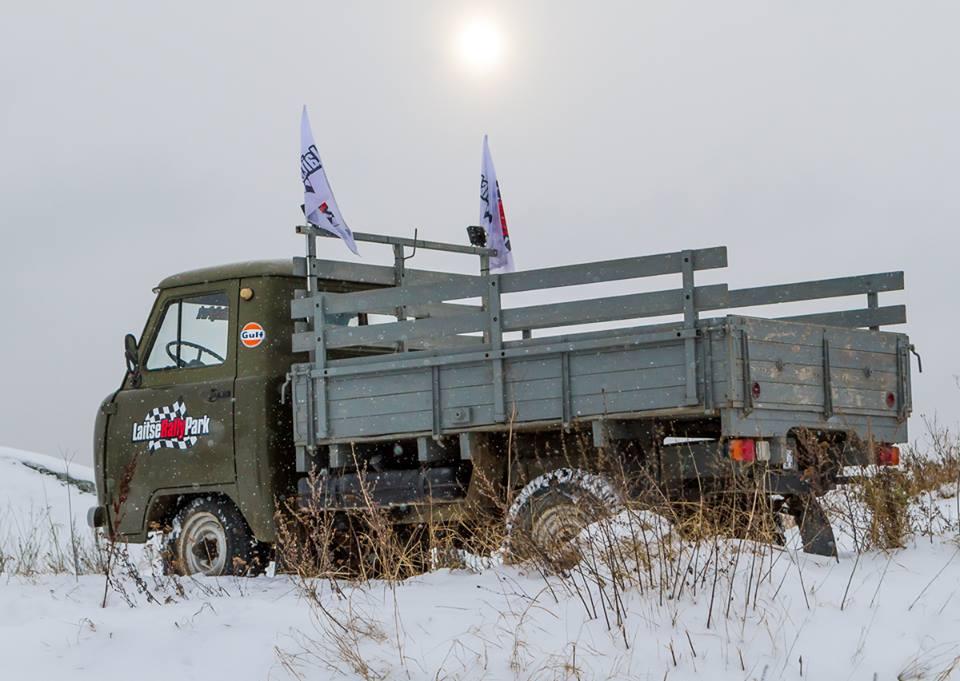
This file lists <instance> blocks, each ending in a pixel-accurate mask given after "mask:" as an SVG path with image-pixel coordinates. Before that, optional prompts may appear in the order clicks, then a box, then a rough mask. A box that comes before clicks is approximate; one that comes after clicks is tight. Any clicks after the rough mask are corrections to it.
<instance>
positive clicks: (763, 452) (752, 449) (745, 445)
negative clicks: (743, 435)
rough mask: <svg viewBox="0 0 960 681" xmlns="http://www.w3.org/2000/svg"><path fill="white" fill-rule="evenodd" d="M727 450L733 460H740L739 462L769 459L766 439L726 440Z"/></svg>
mask: <svg viewBox="0 0 960 681" xmlns="http://www.w3.org/2000/svg"><path fill="white" fill-rule="evenodd" d="M727 452H728V453H729V454H730V458H731V459H732V460H733V461H740V462H741V463H753V462H754V461H769V460H770V443H769V442H767V441H766V440H747V439H736V440H728V441H727Z"/></svg>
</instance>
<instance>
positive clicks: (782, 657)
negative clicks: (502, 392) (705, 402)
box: [0, 449, 960, 681]
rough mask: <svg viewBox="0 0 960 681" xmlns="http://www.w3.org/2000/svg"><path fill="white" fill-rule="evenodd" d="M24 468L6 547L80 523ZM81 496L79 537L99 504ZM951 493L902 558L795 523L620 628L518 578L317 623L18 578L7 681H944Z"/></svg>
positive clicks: (952, 539)
mask: <svg viewBox="0 0 960 681" xmlns="http://www.w3.org/2000/svg"><path fill="white" fill-rule="evenodd" d="M20 461H29V462H31V463H34V464H36V463H38V462H39V463H44V464H47V467H49V468H53V467H54V466H55V465H56V461H57V460H56V459H54V458H50V457H42V456H40V455H29V454H25V453H20V452H15V451H12V450H6V449H0V505H2V507H4V508H5V509H6V511H5V515H4V516H3V519H2V522H3V523H4V525H3V528H2V530H0V537H2V536H3V535H4V534H6V533H7V532H6V531H7V527H6V523H7V522H8V519H9V518H10V517H13V518H17V517H23V516H24V512H23V510H22V509H29V508H48V509H49V510H50V514H51V517H55V518H58V519H60V520H61V521H64V522H65V521H67V520H68V519H69V517H70V516H69V514H68V513H67V512H66V510H65V508H64V505H65V504H66V493H65V492H66V487H65V486H64V485H63V483H61V482H59V481H58V480H56V479H55V478H53V477H51V476H47V475H42V474H40V473H38V472H36V471H34V470H31V469H29V468H26V467H25V466H23V464H22V463H20ZM70 472H71V474H73V475H74V476H77V477H81V475H80V474H81V473H83V475H87V474H88V472H87V471H83V470H82V469H80V468H79V467H74V466H71V467H70ZM74 492H75V496H74V497H73V501H74V514H73V517H74V519H75V520H77V521H78V522H79V521H81V520H82V516H83V513H84V512H85V510H86V507H87V506H88V505H89V503H92V502H91V499H92V497H91V495H88V494H82V493H78V492H76V490H75V491H74ZM955 494H956V490H955V489H950V490H942V491H941V493H940V494H935V495H932V496H931V497H929V498H928V499H926V500H925V501H924V503H925V504H928V505H929V507H930V508H934V509H935V510H936V512H937V518H938V523H937V524H936V526H935V528H934V531H932V532H931V533H929V534H930V536H916V537H914V538H913V539H912V540H911V541H910V542H909V544H908V546H907V547H906V548H904V549H900V550H897V551H893V552H890V553H883V552H867V553H864V554H862V555H860V557H859V558H858V557H857V555H856V554H855V553H854V552H853V551H852V546H851V544H850V539H849V536H848V534H847V533H845V532H843V531H841V532H840V533H839V535H838V543H839V545H840V547H841V555H840V559H839V561H837V560H833V559H830V558H824V557H819V556H810V555H806V554H803V553H800V552H797V550H796V548H795V547H796V544H797V537H796V530H795V529H794V528H789V529H788V547H787V548H784V549H781V548H770V547H767V546H759V545H756V546H755V545H753V544H751V543H749V542H743V543H741V542H740V541H739V540H723V541H720V542H718V545H717V546H718V548H719V550H720V555H721V561H720V565H721V569H720V570H719V572H717V573H715V574H716V575H717V588H716V589H712V588H711V587H712V575H713V574H714V573H713V572H710V573H709V574H710V575H711V577H710V579H708V580H707V581H706V583H701V582H698V581H697V580H695V579H693V578H692V577H691V575H690V574H681V575H680V576H679V579H678V583H679V582H682V583H683V584H684V588H683V589H680V590H674V591H672V592H671V591H670V590H667V591H666V592H665V593H659V592H658V591H656V590H653V591H651V590H650V589H648V588H645V589H644V590H643V591H642V592H641V591H640V589H639V588H631V589H629V590H627V591H626V592H623V593H620V594H619V597H620V598H622V602H623V611H624V612H625V614H623V615H622V617H623V621H624V626H623V627H622V628H618V627H617V626H616V623H615V622H614V621H611V623H610V626H608V623H607V618H606V617H605V616H604V614H603V607H602V605H601V604H602V603H603V602H604V601H602V600H601V599H602V596H601V594H600V591H599V590H598V588H597V586H596V584H593V585H592V586H591V587H590V588H589V590H588V587H587V586H585V583H584V582H583V581H582V580H581V579H580V577H575V578H574V579H573V580H571V579H562V578H560V577H557V576H552V577H544V576H542V575H540V574H538V573H537V572H536V571H534V570H530V569H521V568H518V567H515V566H502V565H498V566H495V567H493V568H490V569H487V570H484V571H482V572H472V571H468V570H438V571H436V572H433V573H430V574H427V575H423V576H421V577H417V578H414V579H410V580H407V581H405V582H403V583H401V584H399V585H395V586H391V585H389V584H386V583H382V582H374V583H372V584H370V585H367V586H365V587H353V586H350V585H346V584H341V585H339V589H334V587H333V585H331V584H330V583H328V582H322V581H319V582H316V583H314V584H313V585H314V586H315V587H316V588H317V590H318V593H319V602H320V603H321V604H322V605H323V610H321V609H320V608H318V607H316V605H314V604H312V603H311V599H310V597H309V596H308V595H306V594H305V593H304V592H303V591H302V590H301V589H299V588H298V584H297V582H296V580H294V579H293V578H291V577H288V576H283V575H280V576H274V577H257V578H253V579H241V578H221V579H184V580H181V581H180V587H181V588H182V592H178V589H177V586H176V584H175V583H174V582H173V581H172V580H171V579H169V578H165V577H162V576H160V575H159V574H157V573H156V572H155V571H152V570H151V567H150V566H149V565H148V564H146V563H144V564H143V565H142V566H141V567H142V574H143V578H144V584H145V585H146V588H147V590H148V591H149V592H150V595H152V596H153V597H155V598H156V599H157V600H158V601H160V602H161V603H162V602H165V601H168V602H166V604H163V605H158V604H153V603H151V602H150V601H149V599H148V597H147V594H146V593H143V592H138V591H137V589H136V587H135V585H134V584H133V583H132V582H130V581H129V580H128V581H126V582H124V584H126V587H125V588H126V591H127V594H128V596H129V597H130V598H131V600H132V601H133V603H134V605H135V607H130V606H129V605H128V604H127V603H126V601H125V600H124V598H123V597H122V596H121V595H120V594H119V593H118V592H116V591H114V590H109V592H108V594H107V603H106V607H105V608H104V607H101V603H102V600H103V597H104V578H103V577H102V576H98V575H81V576H80V577H79V578H76V577H73V576H72V575H69V574H41V575H33V576H30V577H22V576H15V575H13V574H11V573H10V572H9V571H8V572H6V573H4V574H0V613H3V617H2V618H0V660H2V663H0V670H2V672H0V678H2V679H11V680H18V679H66V678H69V679H77V680H84V679H96V680H97V681H111V680H112V679H124V680H126V679H129V678H137V679H138V680H141V679H142V680H144V681H149V680H153V679H157V680H160V679H164V680H167V679H170V678H182V679H211V678H230V679H290V678H298V677H299V678H303V679H318V680H320V679H335V678H343V679H362V678H383V679H394V678H396V679H401V678H402V679H443V678H446V679H477V680H480V679H485V680H486V679H488V680H492V681H496V680H499V679H523V680H525V681H526V680H528V679H545V680H546V679H551V680H552V679H581V680H583V681H586V680H588V679H651V680H656V681H659V680H661V679H664V678H666V679H672V680H680V681H688V680H689V681H692V680H693V679H705V678H706V679H721V680H722V679H731V680H732V679H738V680H741V679H764V680H771V679H868V680H869V679H895V678H898V675H899V678H902V679H931V680H932V679H938V678H942V679H946V678H951V677H950V676H949V669H950V668H951V665H955V664H956V661H957V660H958V658H960V614H958V613H960V543H958V525H957V500H956V498H955V496H954V495H955ZM78 506H79V507H80V508H77V507H78ZM18 509H20V510H18ZM27 515H29V514H27ZM79 527H81V528H85V525H80V526H79ZM841 530H842V528H841ZM2 547H3V544H0V548H2ZM754 549H756V552H754V551H753V550H754ZM688 550H689V547H688ZM710 550H712V546H706V547H704V551H705V553H704V556H705V555H707V554H706V552H709V551H710ZM737 551H741V554H740V558H739V560H738V561H735V560H734V557H735V556H736V555H737ZM754 555H762V556H763V557H764V558H763V560H764V563H762V565H761V567H760V568H759V569H758V568H757V566H756V565H755V564H751V563H752V561H751V557H752V556H754ZM701 559H702V557H701ZM681 562H683V561H681ZM771 563H772V565H771ZM601 572H602V570H601ZM584 574H587V575H588V577H589V571H586V572H585V573H584ZM758 574H762V575H763V578H762V579H761V580H760V583H759V586H758V584H757V583H756V581H755V580H753V581H751V575H753V576H756V575H758ZM588 581H589V580H588ZM578 584H579V585H580V587H579V593H578V588H577V585H578ZM748 584H749V588H748ZM607 587H608V588H607V591H606V592H605V593H607V594H608V595H609V593H610V591H609V583H608V584H607ZM711 592H713V596H714V598H713V601H714V602H713V606H712V615H711V614H710V613H711ZM748 594H749V595H748ZM728 605H729V613H728V612H727V608H728ZM841 606H842V607H841ZM594 608H595V609H596V612H597V615H596V616H594V615H593V609H594ZM606 609H607V615H608V616H609V617H610V618H611V620H613V619H614V614H613V609H612V607H611V606H610V605H609V604H608V605H607V608H606ZM324 611H326V612H327V613H329V616H328V615H325V614H324ZM708 618H709V619H710V626H709V627H708V626H707V623H708ZM801 665H802V670H801ZM944 673H945V674H946V675H942V674H944ZM954 675H955V677H956V678H960V668H958V671H955V672H954Z"/></svg>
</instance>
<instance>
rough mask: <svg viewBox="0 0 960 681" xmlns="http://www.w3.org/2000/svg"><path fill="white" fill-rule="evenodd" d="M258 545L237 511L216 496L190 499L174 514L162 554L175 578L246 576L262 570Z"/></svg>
mask: <svg viewBox="0 0 960 681" xmlns="http://www.w3.org/2000/svg"><path fill="white" fill-rule="evenodd" d="M260 553H261V552H260V551H259V545H258V543H257V541H256V539H254V537H253V533H252V532H251V531H250V528H249V526H248V525H247V522H246V520H244V519H243V516H242V515H241V514H240V511H238V510H237V508H236V507H235V506H234V505H233V504H232V503H231V502H230V501H228V500H226V499H222V498H218V497H200V498H198V499H194V500H193V501H191V502H190V503H188V504H187V505H186V506H184V507H183V508H182V509H180V512H179V513H178V514H177V517H176V519H175V520H174V522H173V532H172V533H171V535H170V539H169V540H168V544H167V550H166V551H165V561H166V563H167V571H168V572H173V573H176V574H179V575H206V576H208V577H219V576H221V575H250V574H258V573H259V572H262V571H263V568H264V564H263V563H264V561H263V559H262V556H261V555H260Z"/></svg>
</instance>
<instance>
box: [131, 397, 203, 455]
mask: <svg viewBox="0 0 960 681" xmlns="http://www.w3.org/2000/svg"><path fill="white" fill-rule="evenodd" d="M209 434H210V417H209V416H206V415H204V416H198V417H193V416H187V405H185V404H184V403H183V398H180V399H179V400H177V401H176V402H174V403H173V404H172V405H171V406H169V407H154V409H153V411H151V412H150V413H149V414H147V415H146V417H144V419H143V423H134V424H133V438H132V439H133V441H134V442H146V443H147V449H148V450H149V451H151V452H155V451H156V450H158V449H160V448H161V447H167V448H170V449H187V448H188V447H192V446H193V445H195V444H197V439H198V438H199V436H200V435H209Z"/></svg>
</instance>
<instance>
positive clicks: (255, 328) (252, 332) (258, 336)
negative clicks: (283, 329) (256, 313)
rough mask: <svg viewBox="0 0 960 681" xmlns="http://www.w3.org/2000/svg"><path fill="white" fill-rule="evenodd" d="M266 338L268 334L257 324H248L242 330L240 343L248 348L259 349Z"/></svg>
mask: <svg viewBox="0 0 960 681" xmlns="http://www.w3.org/2000/svg"><path fill="white" fill-rule="evenodd" d="M266 337H267V332H266V331H264V330H263V327H262V326H260V325H259V324H258V323H257V322H247V323H246V324H244V325H243V328H242V329H240V342H241V343H243V345H244V347H247V348H255V347H257V346H258V345H260V344H261V343H262V342H263V339H264V338H266Z"/></svg>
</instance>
